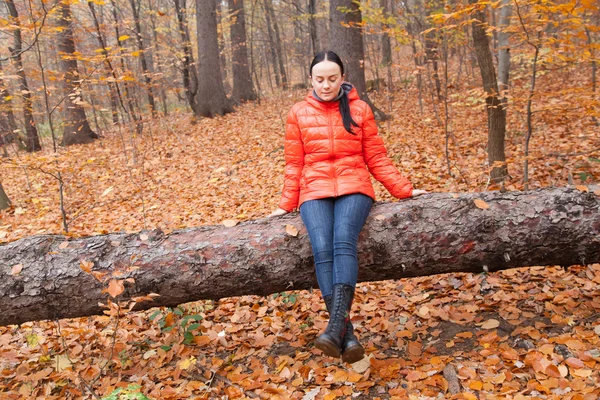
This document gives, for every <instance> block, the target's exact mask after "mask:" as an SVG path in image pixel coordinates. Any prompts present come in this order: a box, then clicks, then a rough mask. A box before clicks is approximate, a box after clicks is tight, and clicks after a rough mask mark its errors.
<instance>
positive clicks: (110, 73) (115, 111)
mask: <svg viewBox="0 0 600 400" xmlns="http://www.w3.org/2000/svg"><path fill="white" fill-rule="evenodd" d="M88 7H89V9H90V11H91V13H92V19H93V20H94V28H96V36H97V39H98V44H99V45H100V48H101V49H102V55H103V56H104V63H105V64H106V73H107V77H108V78H109V79H107V80H106V83H107V85H108V91H109V94H110V96H109V100H110V109H111V116H112V122H113V125H117V124H118V123H119V107H118V101H119V98H120V97H121V96H120V94H119V85H118V83H117V75H116V74H115V71H114V69H113V67H112V63H111V62H110V59H109V57H108V50H107V48H106V44H105V43H106V42H105V40H104V37H103V36H102V29H101V28H100V22H99V21H98V17H97V15H96V8H95V7H94V2H93V1H92V0H88ZM110 78H113V79H110ZM121 103H122V101H121ZM124 109H125V108H124Z"/></svg>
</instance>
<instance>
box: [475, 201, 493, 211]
mask: <svg viewBox="0 0 600 400" xmlns="http://www.w3.org/2000/svg"><path fill="white" fill-rule="evenodd" d="M473 202H474V203H475V205H476V206H477V208H481V209H482V210H487V209H488V208H490V206H489V204H488V203H486V202H485V201H483V200H481V199H475V200H473Z"/></svg>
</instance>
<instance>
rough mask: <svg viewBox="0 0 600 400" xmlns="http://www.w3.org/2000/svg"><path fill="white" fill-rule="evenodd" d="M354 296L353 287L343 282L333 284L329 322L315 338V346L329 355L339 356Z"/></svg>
mask: <svg viewBox="0 0 600 400" xmlns="http://www.w3.org/2000/svg"><path fill="white" fill-rule="evenodd" d="M353 297H354V287H352V286H350V285H346V284H343V283H338V284H336V285H333V293H332V294H331V310H330V313H329V323H328V324H327V328H326V329H325V332H324V333H323V334H322V335H321V336H319V337H318V338H317V340H315V347H316V348H317V349H319V350H321V351H322V352H323V353H325V354H326V355H328V356H330V357H339V356H340V354H341V353H342V344H343V342H344V336H345V335H346V329H347V325H348V322H349V321H350V318H349V311H350V307H351V305H352V298H353Z"/></svg>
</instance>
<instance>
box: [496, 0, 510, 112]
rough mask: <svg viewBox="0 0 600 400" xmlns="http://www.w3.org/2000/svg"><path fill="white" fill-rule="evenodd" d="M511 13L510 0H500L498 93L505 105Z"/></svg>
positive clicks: (508, 69)
mask: <svg viewBox="0 0 600 400" xmlns="http://www.w3.org/2000/svg"><path fill="white" fill-rule="evenodd" d="M511 14H512V4H511V0H502V9H501V11H500V22H499V25H500V26H499V31H498V93H500V95H501V96H502V102H503V104H504V105H505V107H506V96H505V95H504V93H505V92H506V91H507V90H508V77H509V72H510V41H509V39H510V34H509V32H508V31H507V30H508V27H509V26H510V17H511Z"/></svg>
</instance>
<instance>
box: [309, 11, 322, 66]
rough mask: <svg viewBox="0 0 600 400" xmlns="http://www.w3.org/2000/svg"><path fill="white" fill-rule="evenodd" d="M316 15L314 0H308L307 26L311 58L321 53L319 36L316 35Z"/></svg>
mask: <svg viewBox="0 0 600 400" xmlns="http://www.w3.org/2000/svg"><path fill="white" fill-rule="evenodd" d="M316 14H317V11H316V0H308V26H309V32H310V45H311V49H312V54H313V56H314V55H315V54H317V53H318V52H319V51H321V44H320V43H319V36H318V35H317V20H316Z"/></svg>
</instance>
